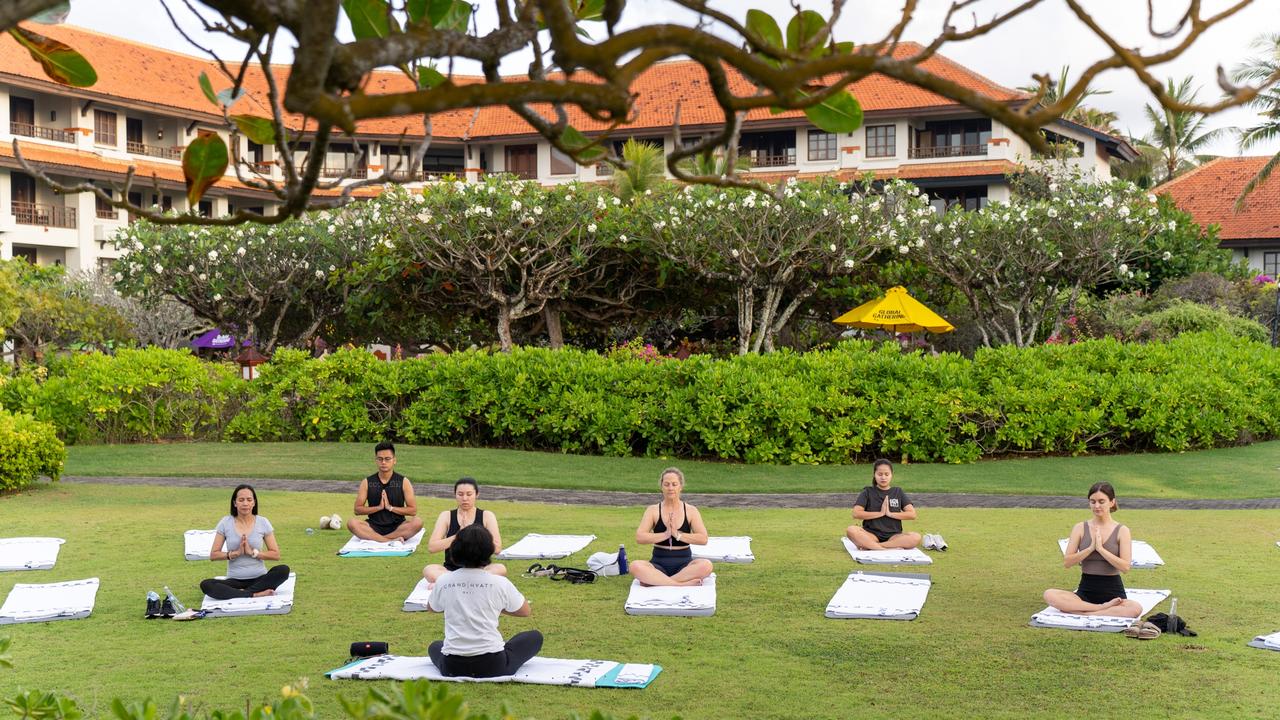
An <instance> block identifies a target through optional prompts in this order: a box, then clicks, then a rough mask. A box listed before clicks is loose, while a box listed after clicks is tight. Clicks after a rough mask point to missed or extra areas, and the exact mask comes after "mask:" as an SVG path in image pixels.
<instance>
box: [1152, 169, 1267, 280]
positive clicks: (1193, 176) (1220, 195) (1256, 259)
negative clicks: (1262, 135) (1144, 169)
mask: <svg viewBox="0 0 1280 720" xmlns="http://www.w3.org/2000/svg"><path fill="white" fill-rule="evenodd" d="M1270 159H1271V158H1270V157H1222V158H1217V159H1214V160H1210V161H1209V162H1207V163H1205V164H1204V165H1201V166H1200V167H1198V168H1196V169H1194V170H1192V171H1190V172H1188V173H1186V174H1185V175H1181V176H1179V177H1177V178H1174V179H1173V180H1171V181H1169V182H1167V183H1165V184H1164V185H1161V186H1160V187H1158V188H1156V190H1155V191H1156V192H1157V193H1160V194H1162V195H1168V196H1169V197H1170V198H1172V199H1173V201H1174V202H1175V203H1177V204H1178V207H1180V208H1182V209H1183V210H1185V211H1187V212H1188V213H1191V216H1192V217H1194V218H1195V220H1196V222H1197V223H1199V224H1200V225H1202V226H1204V227H1208V226H1210V225H1217V226H1218V244H1219V245H1220V246H1221V247H1224V248H1230V249H1231V250H1232V253H1233V254H1234V255H1235V256H1236V258H1238V259H1243V260H1247V261H1248V262H1249V267H1251V268H1253V269H1254V270H1257V271H1258V272H1260V273H1263V274H1265V275H1270V276H1271V277H1273V278H1274V277H1278V276H1280V172H1277V173H1274V174H1272V176H1271V178H1270V179H1268V180H1267V182H1265V183H1263V184H1262V185H1260V186H1258V188H1257V189H1255V190H1254V191H1253V192H1252V193H1250V194H1249V195H1248V196H1247V197H1246V198H1245V202H1244V205H1243V207H1241V208H1240V209H1239V210H1237V209H1236V198H1238V197H1239V196H1240V192H1241V191H1242V190H1244V186H1245V185H1247V184H1249V181H1250V180H1252V179H1253V178H1254V177H1255V176H1256V175H1257V174H1258V171H1259V170H1261V169H1262V166H1263V165H1266V164H1267V161H1268V160H1270Z"/></svg>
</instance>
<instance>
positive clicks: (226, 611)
mask: <svg viewBox="0 0 1280 720" xmlns="http://www.w3.org/2000/svg"><path fill="white" fill-rule="evenodd" d="M297 577H298V574H297V573H289V579H288V580H285V581H284V583H282V584H281V585H280V587H278V588H276V593H275V595H267V596H265V597H252V598H232V599H230V600H215V599H213V598H211V597H209V596H208V595H205V596H204V600H203V601H202V602H201V603H200V609H201V610H204V611H205V612H206V613H207V614H206V615H205V617H240V616H242V615H284V614H285V613H287V612H289V611H290V610H292V609H293V589H294V585H295V581H296V580H297ZM220 579H221V578H220Z"/></svg>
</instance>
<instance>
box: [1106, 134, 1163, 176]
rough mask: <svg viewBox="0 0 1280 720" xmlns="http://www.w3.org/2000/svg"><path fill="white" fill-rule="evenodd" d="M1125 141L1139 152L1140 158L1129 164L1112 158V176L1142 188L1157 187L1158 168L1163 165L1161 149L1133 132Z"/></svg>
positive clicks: (1127, 135)
mask: <svg viewBox="0 0 1280 720" xmlns="http://www.w3.org/2000/svg"><path fill="white" fill-rule="evenodd" d="M1125 139H1126V140H1128V141H1129V144H1130V145H1132V146H1133V149H1134V150H1137V151H1138V157H1137V159H1135V160H1130V161H1127V162H1126V161H1124V160H1121V159H1119V158H1112V159H1111V176H1112V177H1114V178H1116V179H1119V180H1128V181H1129V182H1131V183H1133V184H1134V185H1137V186H1138V187H1140V188H1150V187H1153V186H1155V184H1156V172H1157V168H1160V167H1161V166H1162V164H1163V156H1162V154H1161V152H1160V148H1157V147H1155V146H1154V145H1152V144H1151V143H1149V142H1147V141H1146V140H1143V139H1142V138H1140V137H1136V136H1134V134H1133V133H1132V131H1131V132H1129V133H1127V134H1126V135H1125Z"/></svg>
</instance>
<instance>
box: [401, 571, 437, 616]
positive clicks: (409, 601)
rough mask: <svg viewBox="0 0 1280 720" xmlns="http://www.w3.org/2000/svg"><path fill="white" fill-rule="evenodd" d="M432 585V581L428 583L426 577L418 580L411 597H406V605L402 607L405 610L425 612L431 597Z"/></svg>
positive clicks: (410, 594)
mask: <svg viewBox="0 0 1280 720" xmlns="http://www.w3.org/2000/svg"><path fill="white" fill-rule="evenodd" d="M431 586H432V583H428V582H427V579H426V578H421V579H420V580H418V584H417V585H415V586H414V588H413V591H412V592H410V593H409V597H407V598H405V599H404V606H403V607H402V608H401V609H402V610H404V611H405V612H425V611H426V610H427V601H428V600H430V599H431Z"/></svg>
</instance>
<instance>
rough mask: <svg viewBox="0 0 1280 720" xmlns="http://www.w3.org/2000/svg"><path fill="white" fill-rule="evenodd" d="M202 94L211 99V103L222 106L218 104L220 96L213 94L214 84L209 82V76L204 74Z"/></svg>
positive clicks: (202, 75) (201, 78)
mask: <svg viewBox="0 0 1280 720" xmlns="http://www.w3.org/2000/svg"><path fill="white" fill-rule="evenodd" d="M200 92H202V93H204V96H205V97H206V98H208V99H209V102H211V103H213V104H214V105H218V104H220V103H219V102H218V96H217V95H215V94H214V93H213V83H211V82H209V76H208V75H206V74H205V73H203V72H201V73H200Z"/></svg>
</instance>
